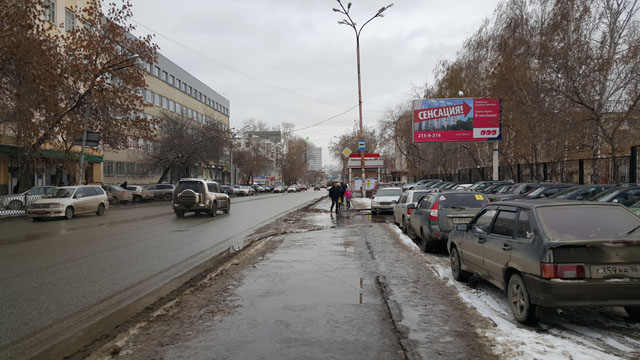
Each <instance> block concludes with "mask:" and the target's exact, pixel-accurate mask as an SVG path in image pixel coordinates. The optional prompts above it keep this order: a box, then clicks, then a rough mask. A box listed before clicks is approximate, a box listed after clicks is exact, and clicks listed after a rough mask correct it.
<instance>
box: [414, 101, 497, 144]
mask: <svg viewBox="0 0 640 360" xmlns="http://www.w3.org/2000/svg"><path fill="white" fill-rule="evenodd" d="M501 103H502V99H480V98H478V99H475V98H457V99H423V100H414V101H413V142H443V141H452V142H453V141H494V140H501V139H502V134H501V131H500V130H501V124H502V121H501V120H502V112H501V110H500V105H501Z"/></svg>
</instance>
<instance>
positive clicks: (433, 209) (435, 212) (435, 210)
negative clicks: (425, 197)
mask: <svg viewBox="0 0 640 360" xmlns="http://www.w3.org/2000/svg"><path fill="white" fill-rule="evenodd" d="M429 219H431V220H436V221H437V220H438V202H437V201H436V203H435V204H433V206H432V207H431V211H429Z"/></svg>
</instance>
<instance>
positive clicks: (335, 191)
mask: <svg viewBox="0 0 640 360" xmlns="http://www.w3.org/2000/svg"><path fill="white" fill-rule="evenodd" d="M340 190H341V189H340V186H339V185H338V184H337V183H334V184H333V185H332V186H331V189H329V197H330V198H331V208H330V209H329V212H333V206H334V205H335V207H336V214H337V213H339V212H340V203H339V202H338V200H339V199H340Z"/></svg>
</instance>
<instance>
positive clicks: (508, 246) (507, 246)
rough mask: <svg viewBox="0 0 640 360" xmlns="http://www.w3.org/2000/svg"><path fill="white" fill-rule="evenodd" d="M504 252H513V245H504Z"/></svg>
mask: <svg viewBox="0 0 640 360" xmlns="http://www.w3.org/2000/svg"><path fill="white" fill-rule="evenodd" d="M502 250H504V251H509V250H511V245H509V244H502Z"/></svg>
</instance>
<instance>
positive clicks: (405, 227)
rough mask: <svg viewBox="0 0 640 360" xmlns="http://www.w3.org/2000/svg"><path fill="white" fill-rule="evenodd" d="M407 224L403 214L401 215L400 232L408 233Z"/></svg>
mask: <svg viewBox="0 0 640 360" xmlns="http://www.w3.org/2000/svg"><path fill="white" fill-rule="evenodd" d="M408 226H409V224H407V219H405V218H404V216H403V217H402V232H403V233H405V234H408V230H407V227H408Z"/></svg>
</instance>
